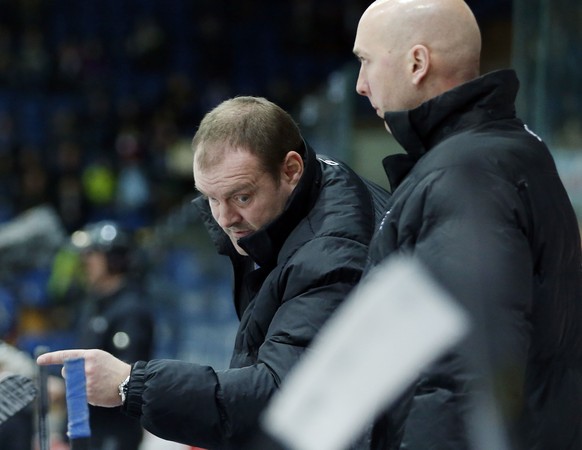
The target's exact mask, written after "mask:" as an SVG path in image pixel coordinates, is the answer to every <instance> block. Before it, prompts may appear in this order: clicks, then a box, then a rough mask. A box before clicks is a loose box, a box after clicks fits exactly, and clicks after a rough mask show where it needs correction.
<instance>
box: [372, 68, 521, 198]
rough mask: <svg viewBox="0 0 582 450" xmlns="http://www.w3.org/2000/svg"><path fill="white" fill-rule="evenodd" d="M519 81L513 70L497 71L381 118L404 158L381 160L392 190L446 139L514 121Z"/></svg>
mask: <svg viewBox="0 0 582 450" xmlns="http://www.w3.org/2000/svg"><path fill="white" fill-rule="evenodd" d="M518 89H519V81H518V79H517V75H516V73H515V71H513V70H498V71H495V72H491V73H488V74H486V75H483V76H481V77H478V78H475V79H474V80H471V81H468V82H467V83H464V84H461V85H459V86H457V87H455V88H453V89H451V90H449V91H447V92H444V93H443V94H441V95H439V96H437V97H434V98H432V99H430V100H427V101H426V102H424V103H422V104H421V105H420V106H418V107H417V108H414V109H410V110H404V111H392V112H387V113H385V114H384V120H385V121H386V123H387V124H388V126H389V127H390V131H391V132H392V135H393V136H394V138H395V139H396V140H397V141H398V143H399V144H400V145H401V146H402V147H403V148H404V150H405V151H406V155H402V154H398V155H392V156H389V157H387V158H385V159H384V161H383V163H384V168H385V170H386V173H387V174H388V178H389V179H390V185H391V186H392V188H393V189H394V187H395V186H397V185H398V184H399V183H400V181H401V180H402V178H403V177H404V176H405V175H406V174H407V173H408V171H409V170H410V168H411V167H412V166H413V165H414V163H415V162H416V161H417V160H418V159H419V158H420V157H422V156H423V155H424V154H425V153H426V152H428V151H429V150H430V149H431V148H432V147H434V146H435V145H436V144H437V143H438V142H440V141H442V140H443V139H445V138H446V137H447V136H449V135H451V134H454V133H456V132H458V131H460V130H462V129H464V128H466V127H467V126H471V125H472V124H474V123H481V122H483V121H484V120H487V119H488V120H495V119H502V118H511V117H515V106H514V104H515V98H516V96H517V91H518Z"/></svg>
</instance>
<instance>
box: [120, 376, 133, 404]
mask: <svg viewBox="0 0 582 450" xmlns="http://www.w3.org/2000/svg"><path fill="white" fill-rule="evenodd" d="M129 377H130V375H128V376H127V378H126V379H125V380H123V381H122V382H121V383H119V386H118V387H117V390H118V391H119V396H120V397H121V404H122V405H125V400H126V399H127V385H128V384H129Z"/></svg>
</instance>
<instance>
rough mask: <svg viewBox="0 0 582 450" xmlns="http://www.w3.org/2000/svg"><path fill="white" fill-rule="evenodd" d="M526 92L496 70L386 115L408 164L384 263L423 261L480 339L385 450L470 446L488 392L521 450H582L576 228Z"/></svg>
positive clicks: (398, 184)
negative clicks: (519, 108) (522, 110)
mask: <svg viewBox="0 0 582 450" xmlns="http://www.w3.org/2000/svg"><path fill="white" fill-rule="evenodd" d="M517 89H518V81H517V78H516V76H515V73H514V72H513V71H509V70H507V71H498V72H493V73H491V74H488V75H485V76H483V77H480V78H478V79H476V80H473V81H471V82H469V83H466V84H464V85H462V86H459V87H457V88H455V89H453V90H451V91H449V92H446V93H444V94H443V95H441V96H439V97H436V98H434V99H432V100H430V101H428V102H426V103H424V104H422V105H421V106H420V107H418V108H417V109H414V110H411V111H403V112H396V113H388V114H386V116H385V120H386V121H387V123H388V125H389V127H390V129H391V130H392V133H393V135H394V137H395V138H396V139H397V140H398V141H399V143H400V144H401V145H402V146H403V147H404V148H405V150H406V152H407V153H406V155H398V156H393V157H388V158H386V160H385V168H386V170H387V173H388V176H389V178H390V180H391V184H392V186H393V187H394V189H393V196H392V199H391V206H390V210H389V213H388V214H387V215H386V217H385V219H384V220H383V223H382V225H381V228H380V231H379V233H378V235H377V238H376V239H375V240H374V242H373V243H372V244H371V255H372V258H373V260H374V263H377V262H379V261H381V260H382V259H384V258H385V257H387V256H389V255H391V254H393V253H395V252H396V253H411V254H413V255H415V256H416V257H418V258H419V259H420V260H421V261H422V262H423V263H425V264H426V266H427V267H428V269H429V270H430V271H431V272H432V274H433V275H434V276H435V277H436V279H437V280H438V281H440V283H442V285H443V286H444V287H445V288H446V289H448V290H449V291H450V293H452V294H453V296H454V297H455V298H456V299H457V300H458V301H459V302H460V303H461V304H462V305H463V307H465V308H466V309H467V311H468V312H469V313H470V315H471V317H472V319H473V325H474V328H473V331H474V332H473V334H472V336H471V338H470V339H467V340H466V341H465V342H464V343H463V344H462V345H461V346H460V347H459V348H458V349H455V351H454V352H453V353H452V354H451V355H448V356H447V357H446V358H444V359H442V360H441V361H440V362H439V363H438V364H435V365H434V366H433V367H431V368H430V369H429V370H427V371H426V373H424V374H423V375H422V377H421V378H420V380H419V381H418V383H417V384H416V386H415V389H414V391H415V394H414V396H413V397H412V399H411V398H410V397H407V399H408V400H409V401H410V403H406V401H404V402H401V403H399V404H398V406H399V407H400V413H402V410H404V414H402V415H400V416H398V414H396V413H395V411H396V408H395V410H394V411H393V414H388V415H385V416H384V417H383V418H382V419H381V420H380V421H378V423H377V425H376V428H375V434H374V438H375V446H374V448H383V449H385V448H406V449H428V448H430V449H433V450H436V449H465V448H470V447H469V445H468V443H467V440H466V427H465V424H464V422H463V421H464V420H466V419H468V416H467V415H466V414H463V413H462V411H463V410H466V408H467V395H466V394H467V391H468V390H469V389H468V386H469V384H471V385H472V383H478V384H477V385H478V386H481V387H484V388H486V387H491V386H488V385H487V382H488V381H490V382H492V384H493V386H492V388H493V389H494V391H495V392H496V393H497V395H498V400H499V406H500V409H501V415H502V423H503V424H504V425H505V426H506V427H507V431H508V435H509V439H510V442H511V444H512V445H513V446H512V449H513V448H515V449H522V448H523V449H536V450H548V449H552V450H560V449H564V450H565V449H582V281H581V280H582V275H581V256H580V237H579V231H578V224H577V220H576V217H575V215H574V212H573V209H572V206H571V204H570V201H569V199H568V196H567V194H566V192H565V190H564V187H563V185H562V183H561V181H560V179H559V177H558V173H557V171H556V167H555V164H554V161H553V159H552V156H551V155H550V153H549V151H548V149H547V148H546V146H545V144H544V143H543V142H542V141H541V139H540V138H538V137H537V136H536V135H535V134H533V133H532V132H531V131H530V130H529V129H528V128H527V126H526V125H524V124H523V123H522V122H521V121H520V120H519V119H517V118H516V117H515V109H514V100H515V96H516V93H517ZM387 301H389V298H387ZM459 354H462V355H464V356H463V357H459ZM394 363H395V364H397V362H396V361H395V362H394ZM483 381H485V383H484V384H483V383H481V382H483ZM403 418H405V419H403ZM404 427H405V433H404V441H403V443H402V446H401V447H399V446H398V444H397V442H398V435H399V433H400V432H401V431H402V430H403V428H404ZM481 444H483V443H481ZM483 448H484V447H483ZM491 448H492V447H491Z"/></svg>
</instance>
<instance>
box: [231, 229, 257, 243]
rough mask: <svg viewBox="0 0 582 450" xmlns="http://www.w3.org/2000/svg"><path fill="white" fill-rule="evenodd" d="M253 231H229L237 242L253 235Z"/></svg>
mask: <svg viewBox="0 0 582 450" xmlns="http://www.w3.org/2000/svg"><path fill="white" fill-rule="evenodd" d="M251 233H252V231H249V230H247V231H232V230H231V231H229V234H230V235H231V236H232V237H233V238H234V239H236V240H237V241H238V240H239V239H241V238H244V237H245V236H248V235H249V234H251Z"/></svg>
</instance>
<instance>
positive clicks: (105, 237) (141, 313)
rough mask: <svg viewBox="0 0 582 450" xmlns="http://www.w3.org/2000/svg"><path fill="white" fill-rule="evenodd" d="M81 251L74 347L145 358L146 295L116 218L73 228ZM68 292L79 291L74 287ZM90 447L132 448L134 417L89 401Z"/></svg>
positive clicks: (149, 343)
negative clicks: (80, 290)
mask: <svg viewBox="0 0 582 450" xmlns="http://www.w3.org/2000/svg"><path fill="white" fill-rule="evenodd" d="M71 243H72V244H73V246H74V248H76V249H78V251H79V252H80V256H81V262H82V268H83V275H84V281H85V295H84V300H83V302H82V304H81V305H79V306H80V308H79V309H80V314H79V316H78V317H79V319H78V322H77V329H78V341H77V344H78V345H77V346H78V348H100V349H102V350H106V351H108V352H110V353H112V354H114V355H116V356H117V357H118V358H119V359H121V360H123V361H134V360H136V359H143V358H150V357H151V356H152V350H153V333H154V330H153V318H152V315H151V312H150V309H149V306H150V305H149V304H148V300H147V296H146V295H145V293H144V292H143V290H142V289H141V288H140V286H139V283H138V281H137V280H136V279H134V277H133V275H134V273H133V272H132V267H133V266H132V252H133V249H134V247H133V243H132V239H131V236H130V234H128V233H126V232H125V231H124V230H122V229H121V228H120V227H119V226H118V225H117V224H116V223H114V222H110V221H101V222H97V223H92V224H89V225H87V226H86V227H85V228H83V229H82V230H80V231H77V232H75V233H73V235H72V237H71ZM76 288H77V290H75V286H72V287H71V289H72V290H71V295H78V286H77V287H76ZM89 414H90V425H91V445H92V448H93V449H95V450H97V449H100V450H101V449H108V450H137V449H138V448H139V444H140V442H141V440H142V428H141V426H140V424H139V422H138V421H136V420H134V419H131V418H128V417H127V416H124V415H122V414H120V411H119V410H113V409H107V408H99V407H93V406H90V412H89Z"/></svg>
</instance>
